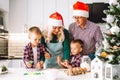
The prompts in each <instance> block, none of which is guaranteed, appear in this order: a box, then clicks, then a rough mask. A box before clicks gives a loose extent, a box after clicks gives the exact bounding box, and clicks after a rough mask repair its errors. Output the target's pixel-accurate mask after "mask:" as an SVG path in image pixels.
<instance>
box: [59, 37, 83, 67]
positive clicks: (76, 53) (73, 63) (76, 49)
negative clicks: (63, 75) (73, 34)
mask: <svg viewBox="0 0 120 80" xmlns="http://www.w3.org/2000/svg"><path fill="white" fill-rule="evenodd" d="M70 48H71V59H70V65H69V64H65V63H64V62H62V61H61V58H60V57H59V56H58V57H57V61H58V64H59V65H60V66H62V67H67V68H71V67H80V63H81V58H82V55H81V54H80V53H81V52H82V49H83V41H81V40H79V39H77V40H72V41H71V43H70Z"/></svg>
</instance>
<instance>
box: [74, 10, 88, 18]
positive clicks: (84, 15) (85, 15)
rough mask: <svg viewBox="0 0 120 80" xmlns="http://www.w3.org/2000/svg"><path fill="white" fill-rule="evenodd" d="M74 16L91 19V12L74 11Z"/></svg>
mask: <svg viewBox="0 0 120 80" xmlns="http://www.w3.org/2000/svg"><path fill="white" fill-rule="evenodd" d="M73 16H83V17H87V18H88V17H89V12H88V11H84V10H74V11H73Z"/></svg>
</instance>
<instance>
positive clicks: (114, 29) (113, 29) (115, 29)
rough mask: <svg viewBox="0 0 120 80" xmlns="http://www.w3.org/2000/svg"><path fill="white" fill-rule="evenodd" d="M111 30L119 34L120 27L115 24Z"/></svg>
mask: <svg viewBox="0 0 120 80" xmlns="http://www.w3.org/2000/svg"><path fill="white" fill-rule="evenodd" d="M110 32H111V33H112V34H118V33H119V32H120V28H119V27H118V26H116V25H115V26H113V27H112V28H111V29H110Z"/></svg>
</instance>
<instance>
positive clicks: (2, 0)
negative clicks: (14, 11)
mask: <svg viewBox="0 0 120 80" xmlns="http://www.w3.org/2000/svg"><path fill="white" fill-rule="evenodd" d="M0 9H3V10H4V11H7V12H9V0H0Z"/></svg>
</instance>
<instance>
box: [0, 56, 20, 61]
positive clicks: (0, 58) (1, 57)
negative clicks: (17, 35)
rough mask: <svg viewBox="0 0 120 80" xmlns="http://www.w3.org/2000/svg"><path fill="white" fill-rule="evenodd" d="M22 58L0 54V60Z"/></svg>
mask: <svg viewBox="0 0 120 80" xmlns="http://www.w3.org/2000/svg"><path fill="white" fill-rule="evenodd" d="M11 59H22V56H0V60H11Z"/></svg>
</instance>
